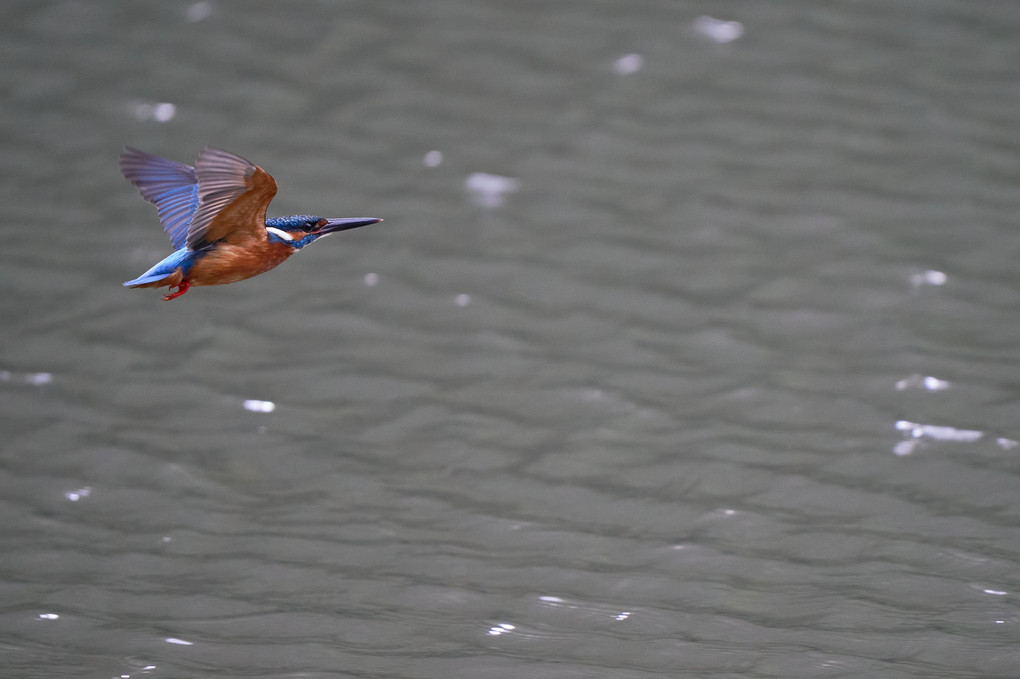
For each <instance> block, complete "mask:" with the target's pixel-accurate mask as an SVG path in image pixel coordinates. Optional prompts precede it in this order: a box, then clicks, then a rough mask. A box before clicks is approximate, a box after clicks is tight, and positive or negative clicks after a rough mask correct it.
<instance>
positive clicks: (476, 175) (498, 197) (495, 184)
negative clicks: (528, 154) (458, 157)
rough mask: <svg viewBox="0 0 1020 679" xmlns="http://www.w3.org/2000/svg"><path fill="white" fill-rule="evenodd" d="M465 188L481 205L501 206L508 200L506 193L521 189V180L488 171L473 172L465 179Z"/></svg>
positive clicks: (476, 202)
mask: <svg viewBox="0 0 1020 679" xmlns="http://www.w3.org/2000/svg"><path fill="white" fill-rule="evenodd" d="M464 188H465V189H466V190H467V192H468V194H469V195H470V196H471V198H472V200H474V202H475V204H476V205H479V206H481V207H488V208H493V207H499V206H500V205H502V204H503V203H504V202H506V195H507V194H509V193H515V192H517V191H519V190H520V188H521V182H520V180H519V179H514V178H513V177H504V176H502V175H498V174H490V173H488V172H472V173H471V174H469V175H468V178H467V179H465V180H464Z"/></svg>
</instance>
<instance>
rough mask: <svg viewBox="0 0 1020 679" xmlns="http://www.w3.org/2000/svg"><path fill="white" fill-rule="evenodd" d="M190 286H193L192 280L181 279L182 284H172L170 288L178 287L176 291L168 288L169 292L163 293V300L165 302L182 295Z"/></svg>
mask: <svg viewBox="0 0 1020 679" xmlns="http://www.w3.org/2000/svg"><path fill="white" fill-rule="evenodd" d="M190 287H191V282H190V281H186V280H184V281H181V282H180V284H178V285H171V286H170V290H173V289H174V288H177V291H176V292H170V290H168V291H167V293H166V294H165V295H163V301H164V302H169V301H170V300H172V299H175V298H177V297H180V296H181V295H183V294H184V293H186V292H187V291H188V288H190Z"/></svg>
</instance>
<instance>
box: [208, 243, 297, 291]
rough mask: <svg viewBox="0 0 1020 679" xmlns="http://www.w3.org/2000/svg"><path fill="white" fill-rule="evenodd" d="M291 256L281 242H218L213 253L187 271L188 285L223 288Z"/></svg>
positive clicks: (290, 252) (290, 249) (257, 273)
mask: <svg viewBox="0 0 1020 679" xmlns="http://www.w3.org/2000/svg"><path fill="white" fill-rule="evenodd" d="M293 253H294V248H292V247H290V246H288V245H283V244H282V243H268V242H261V243H260V242H257V241H247V242H243V243H240V244H235V245H232V244H230V243H226V242H222V241H221V242H220V244H219V245H218V246H217V247H216V249H215V250H213V251H212V252H210V253H209V254H207V255H205V256H204V257H202V258H201V259H199V260H198V261H197V262H195V264H194V265H193V266H192V267H191V271H189V272H188V280H189V281H191V284H192V285H225V284H227V283H236V282H237V281H243V280H244V279H245V278H251V277H252V276H258V275H259V274H260V273H265V272H267V271H269V270H270V269H272V268H273V267H275V266H277V265H278V264H280V262H282V261H283V260H285V259H287V258H288V257H290V256H291V255H292V254H293Z"/></svg>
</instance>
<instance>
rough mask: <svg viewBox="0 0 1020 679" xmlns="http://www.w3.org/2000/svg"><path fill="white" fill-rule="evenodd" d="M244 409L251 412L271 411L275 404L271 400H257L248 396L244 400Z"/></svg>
mask: <svg viewBox="0 0 1020 679" xmlns="http://www.w3.org/2000/svg"><path fill="white" fill-rule="evenodd" d="M244 409H245V410H248V411H251V412H253V413H271V412H273V411H274V410H276V404H275V403H273V402H272V401H259V400H258V399H254V398H249V399H247V400H245V402H244Z"/></svg>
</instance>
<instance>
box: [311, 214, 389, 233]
mask: <svg viewBox="0 0 1020 679" xmlns="http://www.w3.org/2000/svg"><path fill="white" fill-rule="evenodd" d="M381 221H382V220H381V219H376V218H375V217H341V218H340V219H327V220H326V224H325V225H324V226H323V227H322V228H320V229H318V230H317V232H318V233H319V234H320V235H323V236H325V235H326V234H328V233H336V232H337V231H346V230H347V229H356V228H358V227H359V226H368V225H369V224H375V223H376V222H381Z"/></svg>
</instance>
